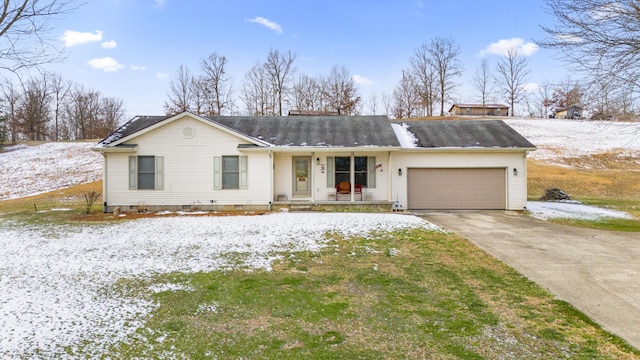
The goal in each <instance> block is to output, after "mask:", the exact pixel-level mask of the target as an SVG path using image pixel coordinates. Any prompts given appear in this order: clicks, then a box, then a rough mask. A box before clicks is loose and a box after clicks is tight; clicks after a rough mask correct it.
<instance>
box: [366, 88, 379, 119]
mask: <svg viewBox="0 0 640 360" xmlns="http://www.w3.org/2000/svg"><path fill="white" fill-rule="evenodd" d="M367 110H369V112H370V113H371V115H376V111H377V110H378V95H377V94H376V93H373V94H371V95H369V98H368V99H367Z"/></svg>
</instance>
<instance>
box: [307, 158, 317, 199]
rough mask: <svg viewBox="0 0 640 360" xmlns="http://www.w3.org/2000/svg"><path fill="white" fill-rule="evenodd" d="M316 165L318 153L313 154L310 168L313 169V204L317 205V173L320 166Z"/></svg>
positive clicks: (311, 187)
mask: <svg viewBox="0 0 640 360" xmlns="http://www.w3.org/2000/svg"><path fill="white" fill-rule="evenodd" d="M315 164H316V153H315V152H311V164H309V165H310V166H309V167H310V168H311V169H313V170H312V171H311V184H310V185H311V186H310V190H311V202H312V203H315V202H316V191H315V188H316V171H318V167H317V166H318V165H315Z"/></svg>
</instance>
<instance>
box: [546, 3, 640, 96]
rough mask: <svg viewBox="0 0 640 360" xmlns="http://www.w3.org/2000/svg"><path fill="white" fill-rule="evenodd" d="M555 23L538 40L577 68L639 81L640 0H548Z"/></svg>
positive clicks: (601, 74) (625, 80)
mask: <svg viewBox="0 0 640 360" xmlns="http://www.w3.org/2000/svg"><path fill="white" fill-rule="evenodd" d="M546 4H547V9H548V12H549V13H550V14H551V15H553V16H554V17H555V19H554V21H553V23H554V25H553V26H549V27H543V30H544V31H545V32H546V33H547V34H548V37H547V38H546V39H543V40H540V41H538V43H539V44H540V45H541V46H543V47H547V48H552V49H557V50H559V51H560V52H561V53H562V58H563V59H564V60H566V61H567V62H568V63H569V64H571V65H573V67H574V69H575V70H577V71H582V72H584V73H586V74H587V75H589V76H593V75H594V74H597V76H600V77H602V76H605V77H606V78H610V79H617V80H619V81H621V82H627V83H632V84H636V85H638V84H639V82H638V79H639V78H640V61H638V60H639V57H640V4H638V1H635V0H624V1H610V0H546Z"/></svg>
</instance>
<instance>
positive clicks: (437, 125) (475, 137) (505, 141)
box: [401, 120, 535, 148]
mask: <svg viewBox="0 0 640 360" xmlns="http://www.w3.org/2000/svg"><path fill="white" fill-rule="evenodd" d="M401 123H403V124H406V125H407V126H408V127H409V128H408V130H409V131H410V132H412V133H413V134H414V135H415V137H416V138H417V139H418V144H417V147H419V148H443V147H444V148H450V147H451V148H535V145H533V144H532V143H530V142H529V141H528V140H527V139H525V138H524V137H523V136H522V135H520V134H519V133H518V132H517V131H515V130H514V129H513V128H511V127H510V126H509V125H507V124H505V123H504V121H502V120H468V121H452V120H435V121H403V122H401Z"/></svg>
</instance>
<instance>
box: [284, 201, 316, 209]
mask: <svg viewBox="0 0 640 360" xmlns="http://www.w3.org/2000/svg"><path fill="white" fill-rule="evenodd" d="M289 209H290V210H291V211H311V203H309V202H299V203H296V202H294V201H292V202H291V203H290V204H289Z"/></svg>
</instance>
